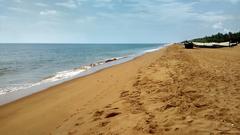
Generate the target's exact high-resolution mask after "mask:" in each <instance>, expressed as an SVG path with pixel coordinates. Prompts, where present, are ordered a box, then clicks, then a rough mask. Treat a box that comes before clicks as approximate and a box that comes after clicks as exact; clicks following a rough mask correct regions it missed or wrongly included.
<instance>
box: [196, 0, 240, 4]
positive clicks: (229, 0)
mask: <svg viewBox="0 0 240 135" xmlns="http://www.w3.org/2000/svg"><path fill="white" fill-rule="evenodd" d="M200 1H202V2H219V0H200ZM221 2H230V3H232V4H236V3H238V2H240V0H222V1H221Z"/></svg>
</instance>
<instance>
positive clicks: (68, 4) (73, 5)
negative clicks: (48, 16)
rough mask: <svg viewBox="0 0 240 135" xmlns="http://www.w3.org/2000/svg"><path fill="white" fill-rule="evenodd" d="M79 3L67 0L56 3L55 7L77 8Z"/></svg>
mask: <svg viewBox="0 0 240 135" xmlns="http://www.w3.org/2000/svg"><path fill="white" fill-rule="evenodd" d="M79 4H80V3H79V2H78V4H77V3H76V2H75V1H73V0H67V1H66V2H58V3H56V5H57V6H63V7H66V8H72V9H73V8H77V6H78V5H79Z"/></svg>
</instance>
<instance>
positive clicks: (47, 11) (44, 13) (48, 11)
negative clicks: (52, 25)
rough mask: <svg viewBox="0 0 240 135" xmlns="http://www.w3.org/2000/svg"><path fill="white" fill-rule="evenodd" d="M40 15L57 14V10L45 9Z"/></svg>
mask: <svg viewBox="0 0 240 135" xmlns="http://www.w3.org/2000/svg"><path fill="white" fill-rule="evenodd" d="M39 14H40V15H46V16H47V15H56V14H57V11H56V10H44V11H40V13H39Z"/></svg>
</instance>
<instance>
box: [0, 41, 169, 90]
mask: <svg viewBox="0 0 240 135" xmlns="http://www.w3.org/2000/svg"><path fill="white" fill-rule="evenodd" d="M169 45H171V44H166V45H164V46H169ZM164 46H160V47H158V48H155V49H149V50H145V51H143V53H149V52H154V51H157V50H159V49H161V48H163V47H164ZM141 54H142V53H141ZM141 54H140V55H141ZM136 56H139V55H135V57H136ZM128 57H133V56H132V55H129V56H122V57H113V58H110V59H106V60H102V61H98V62H96V63H94V64H90V65H89V66H82V67H80V68H75V69H72V70H66V71H61V72H57V73H56V74H55V75H53V76H51V77H48V78H45V79H43V80H41V81H39V82H36V83H28V84H13V85H11V86H9V87H7V88H0V95H4V94H6V93H8V92H13V91H18V90H22V89H29V88H31V87H35V86H40V85H43V84H51V83H54V82H58V81H64V80H68V79H71V78H74V77H76V76H78V75H80V74H81V73H83V72H84V71H87V70H89V69H91V68H92V67H95V66H99V65H103V64H106V63H107V62H106V61H108V60H113V61H115V60H120V59H124V58H128Z"/></svg>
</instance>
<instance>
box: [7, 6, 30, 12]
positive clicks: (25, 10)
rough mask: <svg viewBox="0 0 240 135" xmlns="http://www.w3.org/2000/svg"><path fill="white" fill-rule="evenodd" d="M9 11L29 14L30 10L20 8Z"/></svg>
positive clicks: (11, 8) (10, 8) (12, 8)
mask: <svg viewBox="0 0 240 135" xmlns="http://www.w3.org/2000/svg"><path fill="white" fill-rule="evenodd" d="M8 10H11V11H14V12H22V13H27V12H29V10H27V9H24V8H19V7H8Z"/></svg>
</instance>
